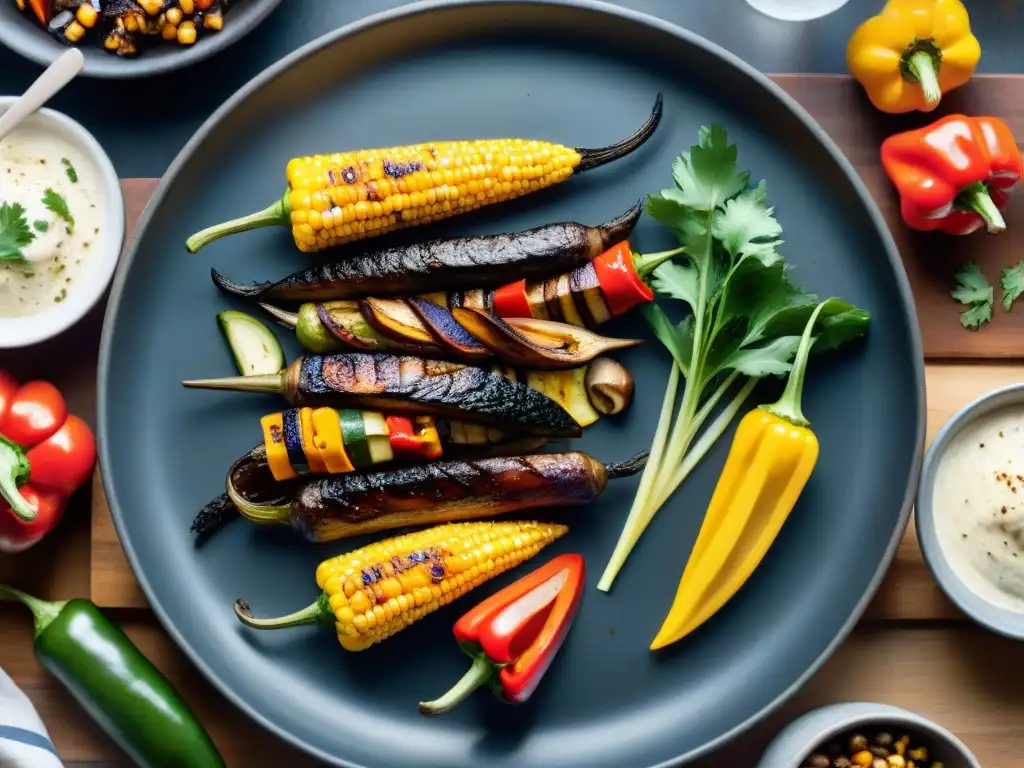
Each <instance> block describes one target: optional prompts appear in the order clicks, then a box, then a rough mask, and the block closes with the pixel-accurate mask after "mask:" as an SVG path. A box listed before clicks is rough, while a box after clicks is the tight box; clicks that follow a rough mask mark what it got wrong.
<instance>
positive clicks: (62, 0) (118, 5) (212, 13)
mask: <svg viewBox="0 0 1024 768" xmlns="http://www.w3.org/2000/svg"><path fill="white" fill-rule="evenodd" d="M15 3H16V4H17V6H18V8H19V9H21V10H24V9H25V7H26V5H27V4H28V0H15ZM229 4H233V3H229V0H47V4H46V6H45V8H43V9H42V11H40V8H39V4H38V3H33V4H32V5H33V8H32V10H33V11H34V12H35V13H36V15H37V16H39V15H40V12H42V13H44V14H45V17H46V18H45V20H44V18H40V19H39V20H40V21H41V22H43V23H45V24H46V25H47V29H48V30H49V32H50V33H51V34H52V35H54V36H55V37H56V38H58V39H59V40H60V41H61V42H64V43H66V44H68V45H79V44H82V43H87V42H89V41H90V40H95V41H96V42H97V43H98V44H99V45H101V46H102V47H103V48H104V49H106V50H107V51H110V52H111V53H115V54H117V55H118V56H134V55H135V54H137V53H138V52H139V49H140V47H141V46H142V44H143V43H144V42H145V41H149V40H152V41H165V42H176V43H177V44H179V45H193V44H194V43H195V42H196V40H198V39H199V37H200V35H202V34H204V33H206V32H219V31H220V30H221V29H223V28H224V13H225V11H226V10H227V8H228V5H229Z"/></svg>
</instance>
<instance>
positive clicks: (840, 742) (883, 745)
mask: <svg viewBox="0 0 1024 768" xmlns="http://www.w3.org/2000/svg"><path fill="white" fill-rule="evenodd" d="M757 768H981V764H980V763H979V762H978V760H977V759H976V758H975V757H974V755H972V754H971V753H970V751H969V750H968V749H967V747H966V746H965V745H964V744H963V742H961V741H960V740H959V739H958V738H957V737H956V736H954V735H953V734H952V733H950V732H949V731H947V730H946V729H945V728H943V727H942V726H940V725H938V724H937V723H934V722H932V721H931V720H928V719H927V718H924V717H922V716H921V715H918V714H915V713H913V712H910V711H908V710H905V709H900V708H899V707H892V706H889V705H887V704H872V703H867V702H848V703H844V704H835V705H832V706H828V707H822V708H820V709H816V710H813V711H812V712H808V713H807V714H806V715H804V716H802V717H800V718H798V719H797V720H794V721H793V722H792V723H790V724H789V725H788V726H787V727H786V728H785V729H783V731H782V732H781V733H779V735H778V736H777V737H776V738H775V740H774V741H773V742H772V743H771V744H770V745H769V747H768V750H767V751H766V752H765V753H764V755H763V756H762V758H761V762H759V763H758V764H757Z"/></svg>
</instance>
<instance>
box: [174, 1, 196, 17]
mask: <svg viewBox="0 0 1024 768" xmlns="http://www.w3.org/2000/svg"><path fill="white" fill-rule="evenodd" d="M178 7H179V8H181V12H182V13H184V14H185V15H186V16H191V15H192V14H193V13H195V12H196V2H195V0H178Z"/></svg>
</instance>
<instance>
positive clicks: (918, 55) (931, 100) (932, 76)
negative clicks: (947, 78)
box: [907, 51, 942, 106]
mask: <svg viewBox="0 0 1024 768" xmlns="http://www.w3.org/2000/svg"><path fill="white" fill-rule="evenodd" d="M907 71H908V72H909V73H910V75H911V76H912V77H913V78H914V79H915V80H917V82H918V84H919V85H920V86H921V90H922V91H924V99H925V101H927V102H928V104H929V105H931V106H935V105H936V104H938V103H939V100H940V99H941V98H942V89H941V88H939V70H938V67H937V66H936V65H935V57H934V56H933V55H932V54H931V53H929V52H928V51H916V52H915V53H913V54H912V55H911V56H910V58H909V59H907Z"/></svg>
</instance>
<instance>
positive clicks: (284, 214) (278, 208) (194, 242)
mask: <svg viewBox="0 0 1024 768" xmlns="http://www.w3.org/2000/svg"><path fill="white" fill-rule="evenodd" d="M290 198H291V193H290V191H286V192H285V193H284V196H283V197H282V198H281V199H280V200H278V201H277V202H275V203H274V204H273V205H271V206H268V207H266V208H264V209H263V210H262V211H257V212H256V213H251V214H249V215H248V216H243V217H242V218H240V219H232V220H231V221H225V222H223V223H222V224H214V225H213V226H212V227H207V228H206V229H204V230H202V231H200V232H196V233H195V234H194V235H192V237H190V238H189V239H188V240H186V241H185V248H187V249H188V252H189V253H195V252H196V251H198V250H199V249H200V248H202V247H203V246H206V245H209V244H210V243H212V242H213V241H214V240H218V239H220V238H222V237H226V236H227V235H234V234H237V233H239V232H248V231H249V230H251V229H259V228H260V227H287V226H290V225H291V223H292V206H291V200H290Z"/></svg>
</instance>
